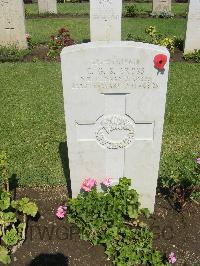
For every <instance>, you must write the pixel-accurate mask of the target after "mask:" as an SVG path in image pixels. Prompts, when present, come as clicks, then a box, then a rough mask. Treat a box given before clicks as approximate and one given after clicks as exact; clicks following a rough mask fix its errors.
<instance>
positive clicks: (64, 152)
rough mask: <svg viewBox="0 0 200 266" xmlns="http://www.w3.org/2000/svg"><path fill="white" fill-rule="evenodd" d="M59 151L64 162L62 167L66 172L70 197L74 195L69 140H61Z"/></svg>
mask: <svg viewBox="0 0 200 266" xmlns="http://www.w3.org/2000/svg"><path fill="white" fill-rule="evenodd" d="M59 153H60V158H61V162H62V168H63V172H64V176H65V179H66V183H67V191H68V195H69V197H72V190H71V180H70V170H69V159H68V148H67V142H66V141H65V142H61V143H60V144H59Z"/></svg>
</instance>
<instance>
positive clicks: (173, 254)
mask: <svg viewBox="0 0 200 266" xmlns="http://www.w3.org/2000/svg"><path fill="white" fill-rule="evenodd" d="M176 260H177V259H176V255H175V253H174V252H171V253H170V254H169V256H168V261H169V263H171V264H174V263H175V262H176Z"/></svg>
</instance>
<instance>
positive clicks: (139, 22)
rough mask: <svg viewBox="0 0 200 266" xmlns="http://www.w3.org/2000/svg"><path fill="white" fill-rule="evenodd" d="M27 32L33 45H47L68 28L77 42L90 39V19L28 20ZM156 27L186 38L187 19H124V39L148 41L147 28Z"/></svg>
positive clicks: (162, 31) (160, 30) (166, 33)
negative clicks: (57, 33)
mask: <svg viewBox="0 0 200 266" xmlns="http://www.w3.org/2000/svg"><path fill="white" fill-rule="evenodd" d="M26 24H27V32H29V33H30V34H31V36H32V40H33V43H47V42H48V41H49V37H50V36H51V35H52V34H55V33H56V32H57V30H58V29H59V28H61V27H67V28H68V29H69V30H70V33H71V36H72V37H73V38H74V39H75V40H76V41H77V42H82V40H83V39H89V18H72V19H71V18H61V19H56V18H55V19H54V18H45V19H42V18H41V19H28V20H26ZM149 26H156V28H157V30H158V31H159V32H160V33H162V34H164V35H167V36H177V37H180V38H182V39H183V38H184V36H185V31H186V19H175V18H174V19H168V20H166V19H152V18H146V19H142V18H124V19H123V20H122V39H123V40H125V39H126V37H127V34H128V33H131V34H132V35H133V37H134V38H136V39H138V38H140V39H143V40H145V39H147V35H146V34H145V28H146V27H149Z"/></svg>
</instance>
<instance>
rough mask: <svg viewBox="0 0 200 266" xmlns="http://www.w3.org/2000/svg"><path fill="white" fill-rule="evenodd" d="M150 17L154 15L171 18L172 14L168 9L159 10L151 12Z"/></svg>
mask: <svg viewBox="0 0 200 266" xmlns="http://www.w3.org/2000/svg"><path fill="white" fill-rule="evenodd" d="M151 16H152V17H156V18H173V17H174V14H173V13H172V12H170V11H165V10H164V11H161V12H154V13H151Z"/></svg>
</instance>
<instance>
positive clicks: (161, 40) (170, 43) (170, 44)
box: [145, 26, 177, 53]
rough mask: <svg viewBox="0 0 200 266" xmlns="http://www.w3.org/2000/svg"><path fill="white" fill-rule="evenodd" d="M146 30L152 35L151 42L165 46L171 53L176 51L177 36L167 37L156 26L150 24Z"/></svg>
mask: <svg viewBox="0 0 200 266" xmlns="http://www.w3.org/2000/svg"><path fill="white" fill-rule="evenodd" d="M145 32H146V33H147V34H148V35H149V36H150V38H151V41H150V42H151V43H153V44H156V45H161V46H165V47H166V48H167V49H168V50H169V51H170V52H171V53H174V49H175V41H176V39H177V38H176V36H174V37H173V38H170V37H165V36H163V35H162V34H160V33H159V32H157V30H156V27H154V26H150V27H149V28H146V30H145Z"/></svg>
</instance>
